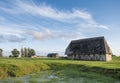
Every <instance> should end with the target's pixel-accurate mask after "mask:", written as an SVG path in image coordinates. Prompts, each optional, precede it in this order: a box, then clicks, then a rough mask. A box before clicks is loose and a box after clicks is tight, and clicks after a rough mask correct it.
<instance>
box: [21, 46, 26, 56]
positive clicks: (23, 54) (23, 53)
mask: <svg viewBox="0 0 120 83" xmlns="http://www.w3.org/2000/svg"><path fill="white" fill-rule="evenodd" d="M21 57H25V52H24V49H23V48H21Z"/></svg>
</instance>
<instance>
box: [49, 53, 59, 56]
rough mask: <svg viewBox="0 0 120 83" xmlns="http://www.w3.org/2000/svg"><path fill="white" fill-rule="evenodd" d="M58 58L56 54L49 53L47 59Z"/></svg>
mask: <svg viewBox="0 0 120 83" xmlns="http://www.w3.org/2000/svg"><path fill="white" fill-rule="evenodd" d="M56 56H58V53H49V54H48V55H47V57H56Z"/></svg>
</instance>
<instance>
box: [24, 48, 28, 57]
mask: <svg viewBox="0 0 120 83" xmlns="http://www.w3.org/2000/svg"><path fill="white" fill-rule="evenodd" d="M24 53H25V57H28V50H27V48H24Z"/></svg>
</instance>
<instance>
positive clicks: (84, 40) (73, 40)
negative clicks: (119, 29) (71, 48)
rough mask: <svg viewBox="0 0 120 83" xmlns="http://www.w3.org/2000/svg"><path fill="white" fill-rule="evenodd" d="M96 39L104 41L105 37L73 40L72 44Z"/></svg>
mask: <svg viewBox="0 0 120 83" xmlns="http://www.w3.org/2000/svg"><path fill="white" fill-rule="evenodd" d="M94 39H104V40H105V37H104V36H99V37H92V38H83V39H77V40H72V41H71V42H77V41H87V40H94Z"/></svg>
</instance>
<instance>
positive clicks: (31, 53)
mask: <svg viewBox="0 0 120 83" xmlns="http://www.w3.org/2000/svg"><path fill="white" fill-rule="evenodd" d="M28 54H29V55H28V57H31V56H34V55H36V52H35V50H34V49H29V53H28Z"/></svg>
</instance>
